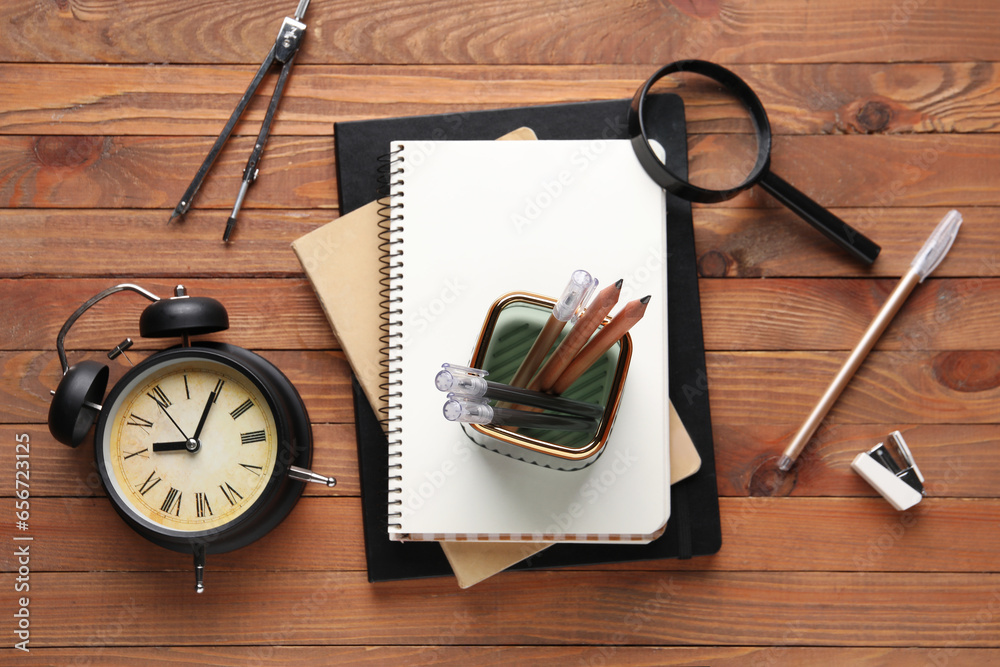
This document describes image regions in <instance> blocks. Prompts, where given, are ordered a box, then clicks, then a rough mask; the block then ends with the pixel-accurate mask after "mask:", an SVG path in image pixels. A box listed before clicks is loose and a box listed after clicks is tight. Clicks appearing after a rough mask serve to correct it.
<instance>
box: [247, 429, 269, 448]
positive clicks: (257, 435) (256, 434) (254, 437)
mask: <svg viewBox="0 0 1000 667" xmlns="http://www.w3.org/2000/svg"><path fill="white" fill-rule="evenodd" d="M240 440H241V441H242V442H241V444H244V445H249V444H252V443H255V442H264V441H265V440H267V434H265V433H264V431H263V429H262V430H260V431H250V432H249V433H240Z"/></svg>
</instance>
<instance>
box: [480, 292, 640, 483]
mask: <svg viewBox="0 0 1000 667" xmlns="http://www.w3.org/2000/svg"><path fill="white" fill-rule="evenodd" d="M555 303H556V301H555V299H551V298H548V297H544V296H539V295H537V294H531V293H528V292H514V293H511V294H506V295H504V296H502V297H500V298H499V299H497V300H496V301H495V302H494V303H493V305H492V306H491V307H490V310H489V313H487V316H486V320H485V321H484V322H483V327H482V331H481V332H480V334H479V339H478V341H477V342H476V347H475V349H474V350H473V353H472V361H471V363H470V364H469V365H470V366H472V367H473V368H481V369H483V370H486V371H489V379H490V380H493V381H495V382H502V383H509V382H510V379H511V378H512V377H513V376H514V373H515V372H516V371H517V369H518V366H520V364H521V360H523V359H524V357H525V356H526V355H527V353H528V350H529V349H530V348H531V346H532V344H533V343H534V342H535V339H536V338H537V337H538V333H539V332H540V331H541V330H542V327H543V326H544V325H545V322H546V321H547V320H548V318H549V315H550V314H551V313H552V307H553V306H554V305H555ZM609 322H610V319H605V320H604V323H603V324H602V326H605V325H607V324H608V323H609ZM566 333H567V331H565V330H564V331H563V332H562V334H561V335H560V337H559V339H558V340H557V341H556V343H555V344H554V345H553V347H552V349H553V350H554V349H555V347H556V346H557V345H558V343H559V341H561V340H562V338H563V336H565V335H566ZM550 353H551V351H550ZM546 358H547V357H546ZM631 358H632V337H631V336H630V335H629V334H628V333H626V334H625V335H624V336H623V337H622V338H621V339H620V340H619V341H618V342H617V343H615V344H614V345H613V346H611V348H610V349H609V350H608V351H607V352H605V353H604V355H603V356H602V357H601V358H600V359H598V360H597V361H596V362H595V363H594V364H593V365H592V366H591V367H590V368H589V369H588V370H587V371H586V372H585V373H584V374H583V375H582V376H580V378H579V379H577V381H576V382H574V383H573V384H572V385H571V386H570V387H569V388H568V389H567V390H566V391H565V392H563V394H562V395H563V396H565V397H567V398H572V399H575V400H578V401H585V402H587V403H595V404H598V405H601V406H603V408H604V411H603V413H602V414H601V417H600V419H599V420H598V423H597V426H596V427H595V429H594V430H593V431H583V432H581V431H555V430H542V429H529V428H517V429H512V428H510V427H504V426H498V425H495V424H462V428H463V429H464V430H465V433H466V434H467V435H468V436H469V438H470V439H471V440H472V441H473V442H475V443H476V444H478V445H480V446H482V447H485V448H486V449H489V450H492V451H494V452H497V453H499V454H503V455H505V456H509V457H511V458H514V459H518V460H520V461H525V462H527V463H533V464H535V465H540V466H545V467H547V468H553V469H556V470H579V469H581V468H585V467H587V466H588V465H590V464H592V463H593V462H594V461H596V460H597V459H598V457H599V456H600V455H601V453H602V452H603V451H604V448H605V446H606V445H607V442H608V437H609V436H610V434H611V428H612V426H613V425H614V421H615V415H616V414H617V411H618V405H619V403H620V401H621V396H622V389H623V387H624V385H625V378H626V376H627V375H628V367H629V362H630V360H631ZM543 363H544V362H543Z"/></svg>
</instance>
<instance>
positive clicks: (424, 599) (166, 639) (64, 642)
mask: <svg viewBox="0 0 1000 667" xmlns="http://www.w3.org/2000/svg"><path fill="white" fill-rule="evenodd" d="M14 579H15V575H13V574H3V575H0V588H2V589H3V590H6V591H13V584H14ZM30 585H31V590H30V610H31V622H32V625H31V631H32V632H31V642H32V644H31V646H32V648H45V647H72V646H88V645H89V646H92V645H93V644H94V643H95V642H99V643H102V644H107V645H124V646H162V645H183V646H191V645H206V644H213V645H229V646H232V645H252V646H254V645H255V646H263V647H267V646H271V645H274V644H293V645H295V644H298V645H309V644H320V643H322V644H326V645H358V644H365V645H369V644H371V645H379V644H396V645H412V644H442V643H451V642H453V643H455V644H467V645H524V644H608V645H617V644H625V643H630V644H634V645H667V644H681V645H693V644H712V645H735V646H745V645H748V644H749V645H756V646H770V645H796V646H829V645H842V644H845V643H849V642H852V641H857V640H858V619H859V618H864V619H865V632H864V642H865V644H866V645H868V646H895V647H914V646H920V647H926V648H940V649H950V648H963V647H968V648H973V647H990V646H991V645H992V643H993V642H994V641H995V638H996V636H997V632H998V631H1000V620H998V618H1000V617H998V615H997V614H996V613H995V611H996V608H997V605H1000V575H998V574H996V573H981V572H977V573H970V574H964V573H960V574H959V573H924V574H921V575H919V576H914V575H912V574H910V573H891V572H890V573H881V572H880V573H863V572H862V573H846V572H822V573H799V572H774V573H766V572H733V573H729V572H673V573H662V574H660V575H651V573H649V572H567V571H553V572H533V573H518V574H510V575H505V576H504V577H503V578H502V580H501V579H494V580H489V581H486V582H484V583H482V584H480V585H478V586H477V587H476V588H474V589H472V590H471V591H461V590H459V589H458V588H457V587H456V586H455V584H454V582H453V581H450V580H447V579H434V580H416V581H406V582H396V583H393V584H392V585H390V586H373V585H371V584H369V583H368V582H367V581H366V580H365V577H364V575H363V574H362V573H352V572H348V573H339V572H329V573H318V572H316V573H313V572H291V571H283V572H261V573H259V574H257V575H256V576H254V577H253V578H252V579H250V578H247V577H246V575H245V574H244V573H240V572H217V573H213V572H211V571H209V573H208V575H207V577H206V587H207V590H206V593H205V594H204V595H196V594H195V593H194V591H193V590H191V589H192V586H193V582H192V577H191V573H190V572H176V573H164V574H162V575H157V576H150V575H149V574H148V573H132V572H106V573H104V572H101V573H67V574H56V573H37V574H33V576H31V580H30ZM4 597H5V598H7V600H6V601H5V604H6V605H8V608H10V605H11V604H12V601H11V600H10V598H11V597H13V594H12V593H7V594H6V595H5V596H4ZM261 600H266V601H267V604H261V602H260V601H261ZM900 609H905V613H900ZM443 619H454V620H455V621H456V622H455V623H454V624H452V625H450V626H449V625H448V624H446V623H442V620H443ZM102 640H103V641H102Z"/></svg>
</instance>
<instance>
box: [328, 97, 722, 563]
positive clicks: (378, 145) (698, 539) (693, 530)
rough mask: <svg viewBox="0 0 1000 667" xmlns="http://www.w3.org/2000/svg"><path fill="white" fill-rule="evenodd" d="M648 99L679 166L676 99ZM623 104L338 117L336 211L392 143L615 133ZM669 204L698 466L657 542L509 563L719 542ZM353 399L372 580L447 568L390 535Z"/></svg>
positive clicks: (688, 548) (674, 284) (678, 345)
mask: <svg viewBox="0 0 1000 667" xmlns="http://www.w3.org/2000/svg"><path fill="white" fill-rule="evenodd" d="M651 104H652V106H651V108H650V113H651V114H655V117H656V118H657V119H659V124H658V127H657V132H655V133H654V138H655V139H657V140H658V141H659V142H660V143H661V144H662V145H663V146H664V148H665V149H666V152H667V155H668V162H669V163H670V166H671V168H672V169H673V170H675V171H676V172H678V173H684V172H685V171H686V136H685V131H684V114H683V106H682V104H681V102H680V100H679V99H678V98H676V97H674V96H670V95H662V96H658V97H656V98H653V99H651ZM627 109H628V101H626V100H615V101H608V102H584V103H577V104H564V105H552V106H543V107H527V108H517V109H504V110H497V111H480V112H470V113H460V114H444V115H437V116H419V117H408V118H391V119H379V120H369V121H353V122H346V123H337V124H335V126H334V129H335V138H336V158H337V179H338V188H339V195H340V205H341V211H342V212H343V213H348V212H350V211H353V210H354V209H356V208H359V207H360V206H363V205H365V204H367V203H369V202H370V201H372V200H373V199H375V198H376V197H378V195H379V194H380V193H379V178H378V176H379V175H378V171H377V166H378V164H379V157H381V156H383V155H384V154H385V153H386V151H387V150H388V147H389V143H390V142H391V141H394V140H410V141H418V140H429V139H434V140H472V139H496V138H497V137H499V136H501V135H503V134H506V133H507V132H510V131H512V130H514V129H517V128H519V127H530V128H531V129H532V130H533V131H534V132H535V133H536V135H537V136H538V139H540V140H545V139H594V138H602V139H622V138H626V130H627V125H626V120H627ZM667 209H668V213H667V218H668V220H670V224H669V225H668V227H667V238H668V242H667V245H668V251H669V252H668V256H667V257H668V260H667V262H668V266H667V272H668V280H667V285H668V305H667V308H668V313H669V314H668V320H669V322H670V323H671V326H670V332H669V334H668V336H669V342H668V344H669V353H670V364H669V385H670V397H671V400H672V401H673V403H674V406H675V408H676V409H677V412H678V414H679V415H680V417H681V419H682V421H683V422H684V425H685V427H686V428H687V430H688V433H689V434H690V436H691V438H692V440H693V441H694V444H695V447H696V448H697V450H698V453H699V455H700V456H701V459H702V465H701V468H700V469H699V470H698V472H697V473H695V474H694V475H692V476H691V477H689V478H688V479H685V480H683V481H681V482H678V483H677V484H674V485H673V486H672V487H671V517H670V520H669V521H668V523H667V527H666V531H665V532H664V534H663V536H662V537H660V538H658V539H657V540H655V541H653V542H651V543H649V544H645V545H627V544H623V545H587V544H556V545H554V546H552V547H550V548H549V549H546V550H544V551H542V552H540V553H538V554H536V555H534V556H532V557H531V558H529V559H527V560H525V561H522V562H521V563H519V564H517V565H515V566H514V569H520V568H543V567H557V566H566V565H581V564H588V563H600V562H619V561H633V560H646V559H656V558H689V557H691V556H698V555H706V554H712V553H715V552H716V551H718V549H719V548H720V546H721V526H720V519H719V504H718V494H717V489H716V480H715V459H714V450H713V444H712V430H711V419H710V415H709V402H708V393H707V390H706V388H705V387H706V382H705V378H706V374H705V355H704V343H703V338H702V334H701V310H700V302H699V297H698V282H697V270H696V258H695V250H694V233H693V228H692V223H691V206H690V204H689V203H688V202H686V201H684V200H681V199H678V198H676V197H673V196H670V195H668V196H667ZM354 401H355V407H356V420H357V421H356V429H357V441H358V462H359V472H360V475H361V493H362V505H363V513H364V531H365V549H366V557H367V564H368V578H369V580H370V581H385V580H393V579H404V578H413V577H422V576H436V575H447V574H450V573H451V567H450V566H449V564H448V561H447V559H446V558H445V556H444V554H443V552H442V551H441V548H440V546H438V545H437V544H433V543H420V542H395V541H390V540H389V537H388V531H387V528H388V526H387V523H388V519H387V516H388V504H387V503H388V494H387V487H388V485H387V483H386V482H387V470H388V442H387V439H386V437H385V434H384V432H383V430H382V428H381V426H380V424H379V422H378V418H377V417H376V415H375V414H374V411H373V410H372V408H371V406H370V405H369V403H368V401H367V399H366V398H365V396H364V392H363V391H362V390H361V387H360V385H358V383H357V382H354ZM663 409H664V410H666V409H667V406H666V405H664V407H663Z"/></svg>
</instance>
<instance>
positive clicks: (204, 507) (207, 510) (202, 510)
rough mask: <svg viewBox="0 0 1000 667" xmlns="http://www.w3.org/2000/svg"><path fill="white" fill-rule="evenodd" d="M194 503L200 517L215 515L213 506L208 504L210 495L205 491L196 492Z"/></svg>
mask: <svg viewBox="0 0 1000 667" xmlns="http://www.w3.org/2000/svg"><path fill="white" fill-rule="evenodd" d="M194 505H195V512H197V514H198V518H203V517H206V516H213V514H212V506H211V505H209V504H208V496H206V495H205V494H204V493H196V494H194Z"/></svg>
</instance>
